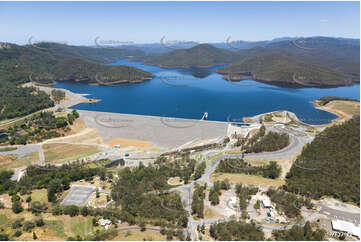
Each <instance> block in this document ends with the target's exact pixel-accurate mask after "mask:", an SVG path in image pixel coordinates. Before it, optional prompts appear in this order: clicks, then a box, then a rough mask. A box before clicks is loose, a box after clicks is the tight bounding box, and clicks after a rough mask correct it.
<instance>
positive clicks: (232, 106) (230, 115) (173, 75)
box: [55, 60, 360, 124]
mask: <svg viewBox="0 0 361 242" xmlns="http://www.w3.org/2000/svg"><path fill="white" fill-rule="evenodd" d="M110 65H128V66H134V67H138V68H140V69H143V70H146V71H149V72H152V73H153V74H154V75H155V77H154V78H153V79H152V80H149V81H145V82H143V83H139V84H124V85H120V86H92V85H87V84H83V83H72V82H58V83H57V84H56V86H55V87H60V88H65V89H68V90H70V91H72V92H76V93H87V94H90V95H89V98H97V99H101V100H102V101H101V102H99V103H93V104H88V103H81V104H78V105H76V106H75V107H74V108H76V109H82V110H91V111H102V112H116V113H129V114H142V115H154V116H166V117H178V118H191V119H200V118H201V117H202V115H203V113H204V112H208V119H209V120H216V121H227V120H231V121H238V120H241V118H242V117H247V116H253V115H257V114H260V113H265V112H271V111H275V110H288V111H291V112H294V113H295V114H296V115H297V116H298V117H299V118H300V119H301V120H303V121H304V122H306V123H309V124H323V123H328V122H330V121H331V120H332V119H334V118H336V116H335V115H334V114H331V113H328V112H325V111H322V110H319V109H315V108H314V107H313V104H312V103H310V102H311V101H313V100H316V99H318V98H320V97H322V96H339V97H347V98H353V99H358V100H359V99H360V85H359V84H357V85H353V86H345V87H337V88H327V89H320V88H302V89H293V88H282V87H277V86H272V85H267V84H264V83H259V82H255V81H252V80H246V81H242V82H240V83H241V84H242V86H238V85H237V83H230V82H227V81H226V80H224V79H222V76H221V75H219V74H217V73H215V72H213V69H215V68H208V69H198V68H193V69H186V70H184V69H163V68H160V67H157V66H148V65H142V64H141V63H138V62H128V61H126V60H119V61H117V62H114V63H111V64H110Z"/></svg>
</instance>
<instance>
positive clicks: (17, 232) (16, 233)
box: [14, 230, 23, 237]
mask: <svg viewBox="0 0 361 242" xmlns="http://www.w3.org/2000/svg"><path fill="white" fill-rule="evenodd" d="M22 234H23V233H22V232H21V231H20V230H16V231H15V233H14V236H15V237H20V236H21V235H22Z"/></svg>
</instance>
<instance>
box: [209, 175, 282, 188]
mask: <svg viewBox="0 0 361 242" xmlns="http://www.w3.org/2000/svg"><path fill="white" fill-rule="evenodd" d="M225 179H229V181H230V183H232V184H238V183H242V184H246V185H251V186H262V187H280V186H282V185H284V184H285V181H284V180H282V179H268V178H264V177H260V176H252V175H246V174H234V173H216V174H213V175H212V176H211V180H212V182H215V181H223V180H225Z"/></svg>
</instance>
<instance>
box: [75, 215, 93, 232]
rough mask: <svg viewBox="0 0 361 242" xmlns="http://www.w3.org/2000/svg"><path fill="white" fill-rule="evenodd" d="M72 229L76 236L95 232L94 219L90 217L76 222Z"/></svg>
mask: <svg viewBox="0 0 361 242" xmlns="http://www.w3.org/2000/svg"><path fill="white" fill-rule="evenodd" d="M71 231H72V232H73V234H74V235H75V236H77V235H80V236H81V237H85V236H87V235H88V234H89V233H90V232H93V223H92V219H91V218H89V219H88V220H86V221H82V222H80V223H77V224H74V225H73V226H72V228H71Z"/></svg>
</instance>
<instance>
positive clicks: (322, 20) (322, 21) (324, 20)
mask: <svg viewBox="0 0 361 242" xmlns="http://www.w3.org/2000/svg"><path fill="white" fill-rule="evenodd" d="M320 22H321V23H327V22H328V19H320Z"/></svg>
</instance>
